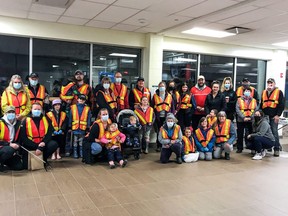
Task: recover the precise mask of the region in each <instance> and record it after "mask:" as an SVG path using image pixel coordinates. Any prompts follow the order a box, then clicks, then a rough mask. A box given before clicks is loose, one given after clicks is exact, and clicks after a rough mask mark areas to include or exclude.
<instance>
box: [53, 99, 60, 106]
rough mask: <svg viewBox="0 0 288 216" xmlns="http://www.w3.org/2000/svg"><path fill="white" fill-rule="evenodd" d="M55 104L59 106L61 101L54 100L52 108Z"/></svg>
mask: <svg viewBox="0 0 288 216" xmlns="http://www.w3.org/2000/svg"><path fill="white" fill-rule="evenodd" d="M55 104H61V100H60V99H54V100H53V101H52V106H54V105H55Z"/></svg>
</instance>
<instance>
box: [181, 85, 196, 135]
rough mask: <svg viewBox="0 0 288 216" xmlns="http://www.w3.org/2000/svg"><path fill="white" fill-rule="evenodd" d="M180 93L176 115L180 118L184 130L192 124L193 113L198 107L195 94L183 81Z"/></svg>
mask: <svg viewBox="0 0 288 216" xmlns="http://www.w3.org/2000/svg"><path fill="white" fill-rule="evenodd" d="M179 93H180V103H179V106H178V107H177V110H176V117H177V119H178V124H179V125H180V126H181V129H182V131H184V128H186V127H190V126H191V125H192V124H191V121H192V114H193V113H194V110H195V108H196V103H195V99H194V97H193V95H192V94H191V93H190V92H189V89H188V85H187V84H186V83H183V84H182V85H181V86H180V91H179Z"/></svg>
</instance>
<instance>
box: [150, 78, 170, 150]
mask: <svg viewBox="0 0 288 216" xmlns="http://www.w3.org/2000/svg"><path fill="white" fill-rule="evenodd" d="M151 107H153V108H154V113H155V116H156V118H155V122H156V126H157V131H156V132H157V137H158V134H159V130H160V128H161V127H162V126H163V124H164V121H165V119H166V116H167V113H169V112H171V113H174V111H175V110H174V109H173V108H174V105H173V98H172V95H171V94H169V93H168V92H167V91H166V83H165V82H160V83H159V84H158V89H157V90H156V92H155V94H154V95H153V98H152V102H151ZM156 142H157V149H156V151H157V152H160V148H161V144H160V143H159V140H158V138H157V141H156Z"/></svg>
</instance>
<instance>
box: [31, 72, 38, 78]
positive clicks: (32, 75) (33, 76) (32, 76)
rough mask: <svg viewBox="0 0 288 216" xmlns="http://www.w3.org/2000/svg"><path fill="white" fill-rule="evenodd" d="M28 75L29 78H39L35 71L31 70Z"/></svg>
mask: <svg viewBox="0 0 288 216" xmlns="http://www.w3.org/2000/svg"><path fill="white" fill-rule="evenodd" d="M29 77H31V78H39V75H38V74H37V73H35V72H33V73H31V74H30V75H29Z"/></svg>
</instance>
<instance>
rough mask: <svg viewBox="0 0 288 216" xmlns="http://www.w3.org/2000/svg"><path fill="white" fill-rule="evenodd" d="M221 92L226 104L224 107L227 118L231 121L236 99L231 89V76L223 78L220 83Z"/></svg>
mask: <svg viewBox="0 0 288 216" xmlns="http://www.w3.org/2000/svg"><path fill="white" fill-rule="evenodd" d="M221 92H222V94H223V95H224V97H225V100H226V104H227V109H226V114H227V118H228V119H230V120H231V121H232V122H233V120H234V114H235V112H236V110H235V105H236V101H237V95H236V93H235V91H234V90H233V82H232V78H231V77H225V78H224V80H223V82H222V85H221Z"/></svg>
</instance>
